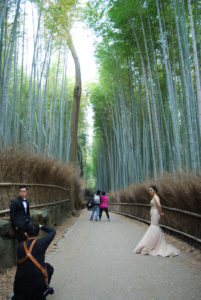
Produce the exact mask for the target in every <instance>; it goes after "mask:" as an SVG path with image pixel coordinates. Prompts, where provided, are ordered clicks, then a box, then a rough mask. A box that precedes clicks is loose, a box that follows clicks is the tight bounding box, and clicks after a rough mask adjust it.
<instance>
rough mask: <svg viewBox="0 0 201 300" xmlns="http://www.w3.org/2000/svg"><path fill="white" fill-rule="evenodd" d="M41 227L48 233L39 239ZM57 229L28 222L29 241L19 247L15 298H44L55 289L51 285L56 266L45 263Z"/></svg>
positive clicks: (40, 299)
mask: <svg viewBox="0 0 201 300" xmlns="http://www.w3.org/2000/svg"><path fill="white" fill-rule="evenodd" d="M40 229H41V230H43V231H45V232H46V233H47V235H45V236H44V237H43V238H40V239H37V237H38V235H39V233H40ZM55 234H56V231H55V230H54V229H51V228H49V227H47V226H43V225H40V226H39V224H37V223H36V222H29V223H27V224H26V230H25V235H26V237H27V241H25V242H22V243H20V244H19V245H18V247H17V271H16V275H15V282H14V296H13V298H12V299H13V300H36V299H37V300H44V299H46V296H47V295H48V294H53V292H54V290H53V288H51V287H50V286H49V283H50V280H51V277H52V274H53V271H54V268H53V267H52V266H51V265H50V264H48V263H45V252H46V250H47V248H48V246H49V244H50V243H51V241H52V240H53V238H54V236H55Z"/></svg>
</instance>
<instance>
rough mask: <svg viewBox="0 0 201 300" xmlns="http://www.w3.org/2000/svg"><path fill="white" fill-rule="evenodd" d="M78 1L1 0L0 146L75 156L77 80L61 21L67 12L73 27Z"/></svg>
mask: <svg viewBox="0 0 201 300" xmlns="http://www.w3.org/2000/svg"><path fill="white" fill-rule="evenodd" d="M76 2H77V1H70V0H69V1H67V0H65V1H64V0H63V1H59V0H58V1H57V2H55V1H40V0H35V1H28V0H26V1H21V0H17V1H14V0H9V1H8V0H6V1H4V0H3V1H2V0H1V1H0V89H1V90H0V102H1V118H0V148H7V147H13V148H14V149H15V148H20V149H21V148H22V149H27V148H28V149H31V150H33V151H34V152H37V153H41V154H45V155H47V156H52V157H57V158H58V159H60V160H63V161H67V162H68V161H69V155H70V144H71V129H70V128H71V115H72V108H73V84H74V82H73V80H71V79H70V78H68V77H67V72H68V57H69V55H70V52H69V50H70V49H69V47H68V40H67V39H65V38H64V37H63V36H62V34H61V31H62V30H61V27H62V24H61V22H59V21H60V16H61V13H60V12H63V15H64V12H65V14H66V16H68V19H67V17H66V18H65V25H68V26H69V28H70V27H71V25H72V24H71V22H70V15H71V14H72V9H74V10H75V6H76ZM56 4H58V5H57V6H58V7H59V9H60V11H59V9H56Z"/></svg>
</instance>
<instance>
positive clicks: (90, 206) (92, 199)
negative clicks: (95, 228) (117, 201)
mask: <svg viewBox="0 0 201 300" xmlns="http://www.w3.org/2000/svg"><path fill="white" fill-rule="evenodd" d="M93 206H94V197H93V194H92V193H90V195H89V200H88V202H87V209H88V210H92V209H93Z"/></svg>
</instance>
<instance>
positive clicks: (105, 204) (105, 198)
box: [99, 192, 110, 221]
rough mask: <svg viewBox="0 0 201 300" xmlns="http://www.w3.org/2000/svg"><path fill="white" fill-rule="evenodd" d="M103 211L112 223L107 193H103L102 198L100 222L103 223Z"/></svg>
mask: <svg viewBox="0 0 201 300" xmlns="http://www.w3.org/2000/svg"><path fill="white" fill-rule="evenodd" d="M103 211H105V213H106V215H107V219H108V221H110V216H109V213H108V196H107V195H106V193H105V192H102V196H101V204H100V216H99V219H100V221H101V217H102V212H103Z"/></svg>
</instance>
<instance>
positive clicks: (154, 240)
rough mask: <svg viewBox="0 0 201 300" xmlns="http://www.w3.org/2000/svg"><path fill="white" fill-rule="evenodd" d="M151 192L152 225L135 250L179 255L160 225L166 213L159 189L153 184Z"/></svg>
mask: <svg viewBox="0 0 201 300" xmlns="http://www.w3.org/2000/svg"><path fill="white" fill-rule="evenodd" d="M149 193H150V195H151V196H152V200H151V202H150V204H151V211H150V215H151V225H150V226H149V228H148V230H147V231H146V233H145V235H144V236H143V238H142V240H141V241H140V242H139V243H138V245H137V247H136V248H135V249H134V252H135V253H141V254H144V255H147V254H148V255H153V256H157V255H160V256H163V257H165V256H176V255H179V253H180V251H179V250H177V249H176V248H174V247H173V246H171V245H169V244H167V243H166V241H165V237H164V235H163V232H162V230H161V228H160V226H159V220H160V217H161V216H163V215H164V214H163V212H162V208H161V204H160V198H159V196H158V190H157V188H156V186H154V185H151V186H150V187H149Z"/></svg>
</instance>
